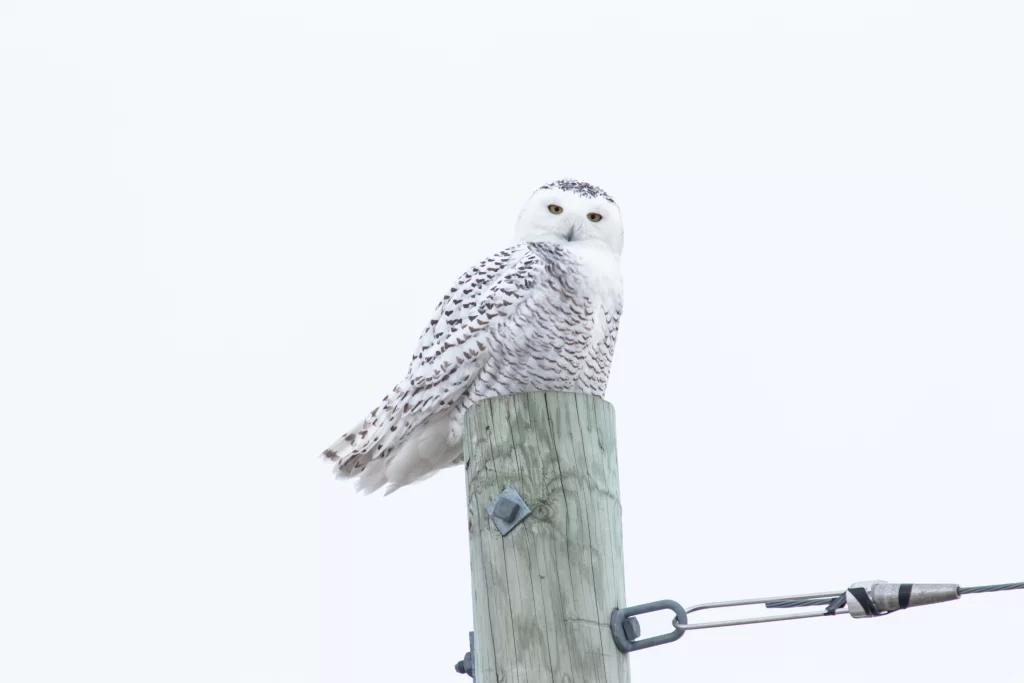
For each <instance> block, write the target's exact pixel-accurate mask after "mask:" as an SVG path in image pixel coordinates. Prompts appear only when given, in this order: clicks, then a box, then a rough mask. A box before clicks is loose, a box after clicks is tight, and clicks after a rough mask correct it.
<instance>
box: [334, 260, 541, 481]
mask: <svg viewBox="0 0 1024 683" xmlns="http://www.w3.org/2000/svg"><path fill="white" fill-rule="evenodd" d="M543 268H544V263H543V261H542V260H541V259H540V258H539V257H538V255H537V253H536V252H535V250H534V249H532V248H531V245H530V244H529V243H524V244H518V245H516V246H513V247H509V248H508V249H505V250H503V251H500V252H498V253H496V254H494V255H493V256H491V257H490V258H488V259H485V260H484V261H482V262H480V263H479V264H477V265H476V266H474V267H473V268H471V269H470V270H468V271H466V272H465V273H463V275H462V277H460V278H459V279H458V280H456V281H455V283H454V284H453V285H452V287H451V289H450V290H449V291H448V293H447V294H445V296H444V298H443V299H441V302H440V303H439V304H438V305H437V307H436V308H435V309H434V314H433V315H432V316H431V319H430V322H429V323H428V324H427V326H426V329H424V330H423V334H422V335H421V336H420V339H419V342H418V344H417V346H416V350H415V352H414V353H413V356H412V362H411V363H410V364H409V370H408V372H407V374H406V376H405V378H404V379H403V380H402V381H401V382H399V383H398V384H396V385H395V387H394V388H393V389H392V390H391V391H390V392H389V393H388V394H387V395H386V396H385V397H384V398H383V399H382V400H381V403H380V405H378V406H377V407H376V408H374V410H373V411H372V412H371V413H370V414H369V415H368V416H367V417H366V418H365V419H364V420H362V421H361V422H360V423H358V424H357V425H356V426H355V427H354V428H352V429H351V430H349V431H348V432H346V433H345V434H344V435H342V437H341V438H340V439H338V440H337V441H335V442H334V444H333V445H332V446H331V447H330V448H328V449H327V450H325V451H324V453H323V455H324V457H326V458H327V459H329V460H331V461H334V462H335V463H336V467H335V469H336V472H337V474H338V475H339V476H342V477H351V476H355V475H358V474H360V473H361V472H362V471H363V470H364V469H365V468H366V466H367V465H368V464H369V463H370V462H372V461H373V460H377V459H380V458H387V457H388V456H389V455H390V454H391V453H392V452H393V451H394V449H395V448H396V447H398V446H399V445H401V443H402V442H403V440H405V439H406V438H407V437H409V435H410V434H411V433H413V432H414V430H416V429H417V428H419V427H422V426H423V425H424V424H425V423H427V422H429V421H430V420H431V419H432V418H434V417H436V416H439V415H441V414H443V413H445V412H446V411H448V410H450V409H451V408H452V406H453V404H455V403H456V402H457V401H458V399H459V398H461V397H462V395H463V394H464V393H465V391H466V389H467V388H468V387H469V385H470V384H471V383H472V382H473V380H475V379H476V378H477V376H478V375H479V374H480V371H481V369H482V368H483V366H484V363H485V362H486V360H487V357H488V353H489V348H490V343H491V342H492V341H493V336H492V335H493V334H494V331H495V328H496V326H497V325H498V324H499V323H500V321H501V320H502V319H503V318H507V317H508V316H510V315H512V313H513V311H514V310H515V308H516V307H517V306H519V305H520V304H521V303H522V302H523V301H524V300H525V299H526V298H528V297H529V296H530V295H531V293H532V292H533V289H534V284H535V282H536V280H537V277H538V276H539V275H540V274H541V272H542V270H543Z"/></svg>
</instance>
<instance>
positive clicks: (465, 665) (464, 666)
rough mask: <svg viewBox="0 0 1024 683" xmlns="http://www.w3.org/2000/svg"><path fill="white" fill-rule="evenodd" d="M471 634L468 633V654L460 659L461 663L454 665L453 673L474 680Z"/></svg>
mask: <svg viewBox="0 0 1024 683" xmlns="http://www.w3.org/2000/svg"><path fill="white" fill-rule="evenodd" d="M474 650H475V648H474V647H473V632H472V631H470V632H469V652H467V653H466V656H465V657H463V658H462V661H460V662H456V663H455V673H460V674H466V675H467V676H469V677H470V678H475V677H476V676H474V671H473V668H474V667H473V652H474Z"/></svg>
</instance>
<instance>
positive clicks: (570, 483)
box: [464, 393, 629, 683]
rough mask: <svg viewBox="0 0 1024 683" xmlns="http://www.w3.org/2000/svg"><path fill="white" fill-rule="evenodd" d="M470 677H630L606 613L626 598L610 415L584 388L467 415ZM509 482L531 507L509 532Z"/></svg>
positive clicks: (541, 680)
mask: <svg viewBox="0 0 1024 683" xmlns="http://www.w3.org/2000/svg"><path fill="white" fill-rule="evenodd" d="M464 452H465V457H466V494H467V500H468V508H469V510H468V512H469V543H470V561H471V568H472V574H473V629H474V632H475V638H474V640H475V647H476V658H475V659H476V661H475V665H476V679H475V680H476V683H546V682H549V681H550V682H552V683H625V682H626V681H628V680H629V665H628V660H627V659H626V656H625V655H623V654H621V653H620V652H619V651H618V650H617V649H616V648H615V644H614V643H613V642H612V637H611V632H610V630H609V628H608V620H609V617H610V615H611V613H612V610H614V609H615V608H616V607H621V606H623V605H625V602H626V601H625V598H626V595H625V581H624V576H623V567H622V508H621V505H620V503H619V472H618V462H617V459H616V450H615V412H614V409H613V408H612V406H611V404H610V403H607V402H606V401H604V400H602V399H600V398H597V397H595V396H589V395H585V394H566V393H529V394H516V395H513V396H506V397H500V398H493V399H489V400H487V401H484V402H483V403H481V404H480V405H478V406H476V407H474V408H473V409H472V410H470V411H469V413H468V414H467V416H466V422H465V436H464ZM509 484H511V485H513V486H515V488H516V490H517V491H519V494H520V495H521V496H522V497H523V499H524V500H525V501H526V503H527V505H529V507H530V509H531V511H532V513H531V514H530V516H529V517H527V518H526V520H525V521H523V522H522V523H521V524H520V525H519V526H517V527H516V528H515V529H513V530H512V532H511V533H509V534H508V535H507V536H505V537H504V538H503V537H502V536H501V534H499V533H498V530H497V529H496V528H495V526H494V523H493V522H492V521H491V519H490V517H488V515H487V510H486V506H487V504H488V503H489V502H490V501H492V500H493V499H494V498H495V497H496V496H497V495H498V494H499V493H500V492H501V491H502V490H503V489H504V488H505V487H506V486H508V485H509Z"/></svg>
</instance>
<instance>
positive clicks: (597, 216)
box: [587, 213, 604, 223]
mask: <svg viewBox="0 0 1024 683" xmlns="http://www.w3.org/2000/svg"><path fill="white" fill-rule="evenodd" d="M602 218H604V216H602V215H601V214H599V213H588V214H587V220H590V221H593V222H594V223H596V222H598V221H599V220H601V219H602Z"/></svg>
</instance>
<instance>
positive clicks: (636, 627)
mask: <svg viewBox="0 0 1024 683" xmlns="http://www.w3.org/2000/svg"><path fill="white" fill-rule="evenodd" d="M661 610H672V611H673V612H675V615H676V618H675V621H674V622H673V623H678V624H685V623H686V610H684V609H683V606H682V605H680V604H679V603H678V602H676V601H675V600H658V601H657V602H648V603H646V604H644V605H635V606H633V607H623V608H621V609H617V610H615V611H614V612H612V623H611V627H612V640H614V641H615V647H617V648H619V652H634V651H636V650H643V649H645V648H648V647H654V646H655V645H664V644H665V643H671V642H673V641H676V640H679V639H680V638H682V637H683V631H680V630H678V629H675V630H673V631H671V632H670V633H663V634H662V635H660V636H651V637H650V638H644V639H643V640H641V639H640V623H639V622H638V621H637V619H636V615H638V614H649V613H651V612H660V611H661Z"/></svg>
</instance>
